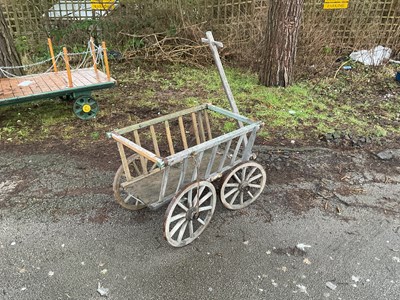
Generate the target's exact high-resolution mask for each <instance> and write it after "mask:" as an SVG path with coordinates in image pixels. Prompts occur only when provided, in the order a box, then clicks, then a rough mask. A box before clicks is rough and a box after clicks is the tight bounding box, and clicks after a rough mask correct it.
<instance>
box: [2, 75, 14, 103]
mask: <svg viewBox="0 0 400 300" xmlns="http://www.w3.org/2000/svg"><path fill="white" fill-rule="evenodd" d="M0 87H1V91H2V93H0V99H6V98H14V92H13V90H12V88H11V85H10V80H9V79H8V78H0Z"/></svg>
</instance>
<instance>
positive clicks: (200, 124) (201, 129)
mask: <svg viewBox="0 0 400 300" xmlns="http://www.w3.org/2000/svg"><path fill="white" fill-rule="evenodd" d="M197 118H198V121H199V129H200V141H201V142H205V141H206V135H205V133H204V124H203V116H202V113H201V111H199V112H198V113H197Z"/></svg>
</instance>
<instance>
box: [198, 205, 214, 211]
mask: <svg viewBox="0 0 400 300" xmlns="http://www.w3.org/2000/svg"><path fill="white" fill-rule="evenodd" d="M211 209H212V206H203V207H200V208H199V212H202V211H207V210H211Z"/></svg>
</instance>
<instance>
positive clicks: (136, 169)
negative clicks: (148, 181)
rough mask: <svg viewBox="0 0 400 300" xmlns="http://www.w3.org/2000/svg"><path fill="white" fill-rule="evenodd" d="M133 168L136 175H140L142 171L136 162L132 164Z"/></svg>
mask: <svg viewBox="0 0 400 300" xmlns="http://www.w3.org/2000/svg"><path fill="white" fill-rule="evenodd" d="M132 166H133V168H134V169H135V171H136V173H137V174H138V175H140V170H139V167H138V166H137V164H136V163H135V162H132Z"/></svg>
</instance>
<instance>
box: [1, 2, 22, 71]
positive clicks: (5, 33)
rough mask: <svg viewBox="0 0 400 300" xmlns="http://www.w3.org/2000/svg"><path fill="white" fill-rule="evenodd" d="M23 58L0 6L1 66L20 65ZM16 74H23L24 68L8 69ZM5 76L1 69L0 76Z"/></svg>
mask: <svg viewBox="0 0 400 300" xmlns="http://www.w3.org/2000/svg"><path fill="white" fill-rule="evenodd" d="M20 65H21V59H20V57H19V55H18V52H17V50H16V49H15V45H14V40H13V38H12V36H11V33H10V30H9V28H8V26H7V23H6V20H5V18H4V15H3V12H2V10H1V7H0V67H12V66H20ZM7 72H10V73H12V74H14V75H23V74H22V69H21V68H19V69H7ZM1 77H5V74H3V72H1V70H0V78H1Z"/></svg>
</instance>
